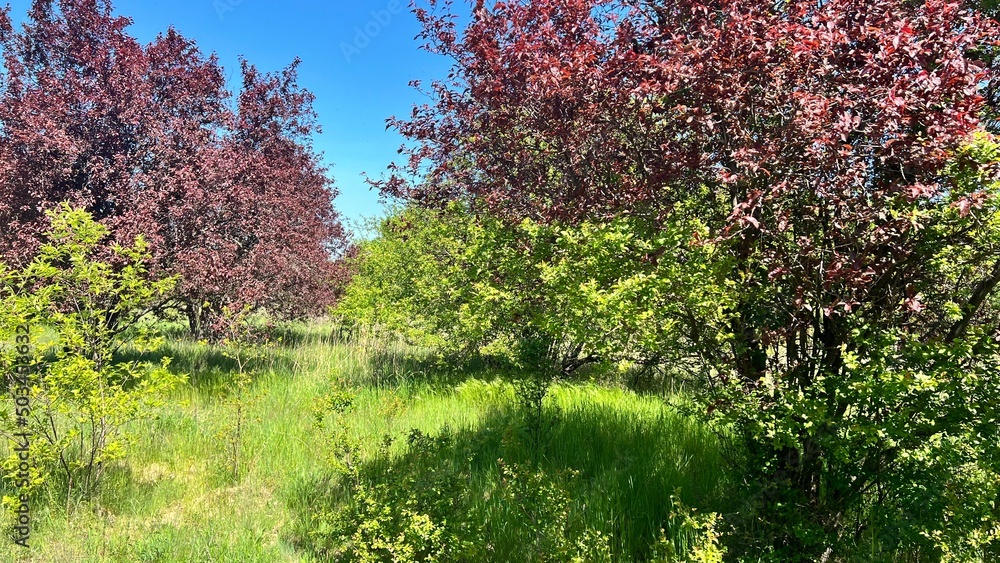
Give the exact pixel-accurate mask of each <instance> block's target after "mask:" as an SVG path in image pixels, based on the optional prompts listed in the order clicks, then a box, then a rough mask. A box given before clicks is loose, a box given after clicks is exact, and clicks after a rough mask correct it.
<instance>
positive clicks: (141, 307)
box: [0, 205, 183, 495]
mask: <svg viewBox="0 0 1000 563" xmlns="http://www.w3.org/2000/svg"><path fill="white" fill-rule="evenodd" d="M49 217H50V218H51V230H50V231H49V241H48V242H46V243H45V244H43V245H42V247H41V249H40V251H39V254H38V256H37V257H36V258H35V259H34V260H33V261H32V262H31V263H30V264H28V265H27V266H25V267H24V268H23V269H22V270H4V269H3V268H0V281H2V284H0V287H2V288H3V293H2V294H0V299H2V301H0V303H2V307H0V331H2V332H0V336H2V341H4V342H13V341H14V332H15V330H16V329H17V327H18V326H27V327H30V333H31V334H30V345H29V348H30V354H29V356H28V357H29V358H30V360H31V364H32V366H33V371H34V372H35V375H34V378H33V381H32V382H31V383H30V394H29V400H30V405H31V409H30V416H21V415H20V414H19V415H18V416H14V410H13V408H6V407H5V408H4V410H3V411H2V413H0V422H2V431H3V433H4V435H5V436H6V437H7V438H8V439H9V440H15V438H14V435H15V434H16V433H19V432H22V433H23V432H26V433H27V434H28V435H29V436H31V437H32V438H31V439H32V440H33V441H32V442H31V450H30V455H31V459H32V460H33V466H32V476H31V483H30V484H31V486H32V488H37V487H40V486H42V485H47V486H51V479H50V477H51V476H52V474H53V473H54V472H55V473H58V474H59V475H61V477H62V478H63V479H64V482H63V484H64V485H65V486H66V488H67V495H69V494H70V492H71V491H72V490H74V489H75V488H79V490H80V491H81V492H82V493H84V494H85V495H89V494H91V493H93V491H94V490H95V489H96V488H97V486H98V485H99V484H100V481H101V478H102V477H103V475H104V474H105V473H106V471H107V470H108V468H109V467H111V466H112V465H113V463H114V462H115V461H117V460H120V459H121V458H122V457H124V456H125V455H126V452H127V449H128V446H129V444H130V443H131V441H132V439H133V436H132V434H131V433H130V432H129V429H128V425H129V424H130V423H132V422H133V421H135V420H138V419H142V418H146V417H149V416H151V415H152V414H153V409H154V408H155V407H156V406H158V405H160V404H161V402H162V399H163V397H164V394H165V393H166V392H167V391H169V390H170V389H171V388H172V387H174V386H175V385H177V384H178V383H180V382H181V381H183V377H180V376H176V375H174V374H172V373H171V372H170V371H169V370H168V369H167V366H168V365H169V362H170V360H169V358H164V359H163V360H162V362H161V363H160V364H159V365H153V364H151V363H147V362H141V361H139V360H134V361H122V360H120V359H119V358H117V357H116V353H118V352H121V351H123V350H122V348H123V346H125V345H128V346H129V347H130V350H131V351H137V352H139V353H141V352H144V351H151V350H155V349H156V348H157V347H158V346H159V345H160V344H161V339H160V338H159V337H157V335H156V333H155V331H154V330H153V328H152V327H151V326H149V325H148V324H144V323H143V322H142V321H143V318H144V317H145V316H146V315H147V314H148V312H149V310H150V307H151V306H152V305H153V304H155V303H156V302H157V301H158V300H159V299H161V298H162V296H163V295H164V294H166V293H167V292H169V291H170V289H171V288H172V287H173V285H174V284H175V282H176V280H174V279H170V278H168V279H164V280H159V281H148V278H147V276H146V274H147V270H146V263H147V262H148V260H149V254H148V246H147V244H146V243H145V241H144V240H143V239H142V238H139V239H137V240H136V242H135V244H134V245H133V246H131V247H128V248H125V247H121V246H117V245H115V246H112V247H111V252H112V253H113V258H114V259H115V260H116V262H118V263H119V266H113V265H112V264H111V263H109V262H105V261H101V260H100V259H99V258H98V257H97V255H98V253H99V252H102V243H103V239H104V238H105V237H106V236H107V235H108V231H107V229H106V228H105V227H103V226H101V225H100V224H99V223H96V222H95V221H94V220H93V219H92V218H91V217H90V215H89V214H87V213H86V212H84V211H81V210H72V209H70V208H69V207H68V206H65V205H64V206H63V207H62V208H60V210H59V211H58V212H50V213H49ZM10 350H11V349H10V348H5V349H4V351H5V354H4V356H3V357H2V360H3V363H2V365H3V366H4V371H8V370H7V368H8V367H9V366H10V365H11V362H12V360H13V358H12V356H11V355H10ZM10 384H11V385H12V386H13V385H14V382H13V381H11V382H10ZM7 406H10V405H7ZM12 450H13V448H12ZM17 465H18V459H17V455H16V452H12V455H11V456H10V457H9V458H8V459H6V460H4V466H5V468H6V469H9V470H10V469H13V468H16V467H17ZM8 475H12V476H13V475H16V472H10V473H8ZM50 490H51V489H50Z"/></svg>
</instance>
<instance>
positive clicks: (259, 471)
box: [0, 324, 727, 562]
mask: <svg viewBox="0 0 1000 563" xmlns="http://www.w3.org/2000/svg"><path fill="white" fill-rule="evenodd" d="M335 336H336V335H335V334H333V333H332V331H331V329H330V328H329V327H327V326H325V325H322V324H312V325H308V326H305V325H299V326H297V327H295V328H293V329H290V330H289V331H287V332H285V333H284V335H283V342H284V344H283V345H282V346H281V347H280V348H279V349H278V350H277V353H276V354H275V355H274V356H273V357H272V358H270V359H268V360H265V361H264V362H262V363H261V364H259V365H258V366H257V372H258V375H257V376H256V377H255V379H254V380H253V382H252V384H251V385H250V387H249V388H248V391H247V394H246V396H245V397H244V399H245V404H246V405H248V406H247V408H246V411H245V413H244V420H243V423H244V424H245V429H246V430H245V432H244V434H243V435H242V437H241V442H242V444H241V445H242V452H243V454H242V455H241V456H240V458H241V459H239V460H238V461H239V467H240V469H241V470H240V474H239V475H238V476H235V477H234V476H233V474H232V472H231V471H229V470H228V468H229V467H231V462H232V459H230V458H231V457H232V456H231V454H227V452H226V448H225V446H224V444H225V440H224V436H225V435H227V434H228V435H230V436H231V432H230V431H229V430H231V428H232V426H233V422H234V420H235V418H234V417H235V413H234V409H235V405H236V399H235V398H234V395H233V385H232V382H233V380H234V373H233V370H234V369H235V368H234V366H235V363H234V362H232V361H231V360H230V359H228V358H227V357H226V356H225V355H224V354H222V353H221V351H220V350H218V349H216V348H212V347H206V346H203V345H199V344H197V343H193V342H189V341H186V340H185V339H184V338H183V337H181V336H179V335H175V336H172V337H171V339H170V340H169V342H168V344H167V346H166V347H165V348H164V350H163V351H162V353H163V354H165V355H167V356H170V357H172V358H174V362H173V367H174V368H175V369H177V370H179V371H182V372H184V373H188V374H190V378H189V382H188V384H187V385H185V386H184V388H182V389H180V390H178V391H177V392H176V393H175V394H174V396H173V397H171V400H170V401H169V402H168V404H167V406H165V407H163V408H162V409H161V411H160V412H159V413H158V416H157V418H155V419H153V420H147V421H143V422H141V423H138V424H137V425H136V426H135V427H134V428H133V430H134V431H135V434H136V435H137V436H138V440H137V442H136V443H135V445H134V447H133V448H132V450H131V452H130V455H129V457H128V458H127V459H126V460H125V462H124V463H123V464H122V465H121V467H120V468H118V469H116V470H115V471H114V472H112V473H111V474H110V475H109V477H108V479H107V481H106V482H105V483H104V485H103V487H102V489H101V491H100V493H99V495H98V496H97V498H95V499H92V500H90V501H80V500H72V499H71V502H69V503H66V501H65V498H64V497H62V496H60V494H58V493H53V494H52V496H51V498H47V497H41V498H37V499H35V501H34V505H33V518H34V519H35V526H36V527H35V530H34V531H33V533H32V537H31V544H32V547H31V548H30V549H29V550H24V549H22V548H20V547H17V546H14V545H12V544H11V543H9V542H4V544H3V545H2V546H0V561H60V562H65V561H313V560H317V559H318V555H321V554H322V550H319V551H317V550H315V549H314V548H315V544H316V538H317V536H316V534H315V533H314V534H312V535H310V531H311V530H312V528H313V527H314V526H315V525H316V520H315V519H314V518H313V517H314V515H315V514H316V513H317V511H321V510H328V511H336V510H337V509H338V507H342V505H344V503H347V502H350V496H351V493H350V491H349V489H348V488H347V487H346V486H345V484H344V483H343V482H342V481H343V479H338V478H337V477H336V476H335V472H334V470H333V468H332V467H331V465H330V463H329V448H327V447H326V444H327V438H328V437H329V436H330V435H331V433H333V432H335V431H337V430H336V429H334V428H331V427H330V426H329V424H328V425H326V426H325V427H324V426H317V425H316V424H315V422H314V421H315V419H314V417H313V409H312V407H313V404H314V401H315V400H316V399H317V398H318V397H321V396H322V395H323V394H325V393H327V392H329V391H331V390H333V389H347V390H348V391H349V392H350V393H351V394H353V396H354V406H353V409H352V410H351V411H350V412H349V413H347V414H346V415H345V416H344V417H343V420H342V421H341V423H342V428H341V430H340V431H342V432H343V433H344V435H346V436H348V437H349V438H350V440H351V441H352V442H353V443H356V444H357V445H358V446H359V459H357V460H355V461H356V462H357V465H358V467H359V472H360V475H362V476H363V478H364V479H367V480H368V481H369V482H372V483H374V482H377V481H378V480H379V479H383V480H385V479H390V480H391V479H394V478H402V477H404V476H406V475H407V473H406V472H411V473H412V472H417V473H419V472H421V471H427V470H428V469H429V468H432V467H433V466H434V464H438V463H447V464H450V465H449V466H450V467H453V468H455V471H456V472H457V473H456V474H459V473H460V474H462V475H466V476H467V477H468V481H467V488H468V492H469V498H470V499H472V500H471V501H470V504H467V505H463V506H467V507H468V509H469V510H470V511H472V512H474V513H475V514H476V515H478V516H477V518H485V519H486V520H484V522H482V523H483V524H484V527H483V528H482V532H481V533H482V534H484V535H483V536H482V539H483V541H484V542H486V541H488V542H490V544H491V545H492V548H491V549H492V551H491V552H490V553H492V554H493V557H496V558H497V559H495V560H502V559H503V558H504V557H515V555H516V554H517V553H518V551H517V550H518V549H521V548H523V545H522V543H523V541H524V538H523V534H522V535H519V532H518V530H523V529H524V527H525V525H526V522H515V521H514V520H517V519H518V518H520V519H522V520H524V518H525V517H524V516H523V511H518V510H513V509H512V508H511V506H510V505H509V503H508V504H506V505H505V504H502V503H498V502H496V501H491V500H490V499H491V498H494V499H495V498H496V495H497V494H498V490H499V489H498V487H502V486H503V485H502V483H503V480H502V473H501V467H502V466H508V465H509V464H514V465H515V466H518V467H530V468H532V471H534V472H537V473H538V474H539V475H543V476H551V479H552V482H553V483H555V485H557V486H558V487H559V490H560V491H563V492H564V493H565V494H566V495H568V498H569V501H568V502H569V505H570V510H571V511H572V513H573V514H574V516H573V517H574V519H575V520H574V521H575V522H578V523H579V522H582V523H583V525H584V526H585V528H586V529H588V530H595V531H600V532H601V533H602V534H604V535H605V536H606V537H609V538H611V545H612V547H613V552H614V553H615V554H616V555H617V558H619V559H622V560H631V559H632V558H637V557H643V556H645V555H647V554H648V552H649V549H650V546H651V544H652V543H653V542H654V541H655V540H656V537H657V536H658V534H659V531H660V529H661V528H662V527H665V526H668V521H669V520H670V512H671V509H672V506H671V495H672V494H674V492H675V491H677V492H679V495H680V498H681V499H682V500H683V501H684V502H685V503H686V504H688V505H692V506H696V507H698V508H699V509H701V510H703V511H704V510H725V509H726V507H727V505H726V502H725V499H724V498H721V496H720V485H721V484H722V483H723V481H724V475H723V473H722V470H721V466H722V463H721V459H720V457H719V451H718V446H717V444H716V441H715V439H714V437H713V436H712V435H711V434H710V433H709V432H707V431H705V430H704V429H702V428H700V427H699V426H698V425H697V424H695V423H693V422H692V421H690V420H689V419H687V418H685V417H684V416H683V415H681V414H678V412H677V411H676V410H675V409H673V408H672V407H670V406H668V405H667V404H665V403H664V401H662V400H660V399H657V398H653V397H644V396H639V395H636V394H634V393H631V392H629V391H626V390H622V389H617V388H612V387H607V386H599V385H595V384H589V383H574V384H571V383H564V384H561V385H558V386H556V387H555V388H554V389H552V391H551V392H550V395H549V398H548V399H547V403H546V409H545V413H546V414H545V416H544V420H543V421H541V422H540V423H541V426H542V427H543V428H544V431H543V432H542V434H541V438H540V439H539V443H538V446H537V447H531V446H529V445H528V440H526V439H525V437H524V435H523V432H521V430H523V428H524V424H523V420H522V418H523V417H521V416H520V414H519V412H518V411H517V409H516V407H515V405H516V402H515V399H514V394H513V388H512V387H511V386H510V385H509V384H507V383H502V382H501V380H500V379H499V375H500V374H499V373H498V372H497V371H495V370H491V369H490V368H488V367H485V366H481V367H480V368H479V369H476V370H456V369H448V368H447V366H441V365H439V364H437V363H435V362H434V361H433V358H431V357H429V356H426V357H424V356H420V355H419V354H417V355H414V354H408V353H404V352H405V351H406V350H407V349H406V348H405V347H403V346H402V345H400V344H398V343H390V344H385V343H382V342H379V341H377V340H375V339H371V338H369V339H362V340H361V341H359V342H354V343H350V344H348V343H345V342H342V341H340V340H339V339H338V338H336V337H335ZM3 408H6V405H4V407H3ZM413 429H418V430H420V431H421V432H422V433H423V434H425V435H428V436H438V435H442V434H444V435H446V436H448V439H447V441H446V442H440V443H439V446H435V448H432V451H430V453H429V454H427V453H426V452H425V454H426V455H424V454H420V455H423V457H420V458H419V459H416V457H415V456H417V457H419V456H418V454H419V452H417V453H415V452H414V451H413V448H410V447H409V446H408V445H407V439H406V437H407V436H408V435H409V434H410V431H411V430H413ZM387 436H388V437H389V438H390V439H391V445H390V446H389V447H388V448H386V447H384V443H385V439H386V437H387ZM428 455H430V456H431V457H430V458H429V457H427V456H428ZM428 460H431V461H432V462H433V463H431V462H429V461H428ZM500 460H503V461H502V462H501V461H500ZM415 478H416V479H417V481H418V482H420V479H422V478H423V477H421V476H420V475H417V476H416V477H415ZM546 478H547V477H546ZM386 484H388V485H393V483H392V482H389V483H386ZM398 485H399V486H400V487H405V483H402V482H401V483H398ZM5 494H11V491H10V490H9V489H5ZM491 495H493V496H492V497H491ZM456 506H457V505H456ZM487 524H488V525H487ZM528 524H530V522H528ZM312 531H313V532H315V530H312ZM334 540H336V538H334ZM522 552H523V549H522Z"/></svg>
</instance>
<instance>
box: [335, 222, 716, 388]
mask: <svg viewBox="0 0 1000 563" xmlns="http://www.w3.org/2000/svg"><path fill="white" fill-rule="evenodd" d="M699 232H701V233H704V231H703V230H702V229H701V228H700V226H699V224H698V222H697V221H696V220H694V219H692V218H689V217H686V216H684V214H681V213H678V215H677V216H676V217H675V218H674V220H673V223H672V224H670V225H667V224H664V225H662V226H661V228H660V229H659V230H653V229H652V228H651V227H650V225H649V224H648V223H646V222H644V221H641V220H632V219H623V220H620V221H615V222H611V223H608V224H591V223H585V224H583V225H581V226H578V227H571V226H560V225H542V224H538V223H534V222H532V221H529V220H525V221H523V222H522V223H520V224H518V225H515V226H513V227H510V226H507V225H504V224H503V223H500V222H498V221H496V220H495V219H492V218H490V217H489V216H479V217H474V216H472V215H471V214H469V213H468V212H466V211H464V210H462V209H461V208H460V207H459V206H452V207H450V208H449V209H447V210H444V211H433V210H425V209H420V208H416V207H410V208H405V209H401V210H397V211H396V212H395V213H394V214H392V215H391V216H390V217H389V218H387V219H385V220H384V221H383V222H382V223H381V224H380V225H379V230H378V236H377V237H376V238H375V239H373V240H371V241H368V242H367V243H365V244H363V245H361V247H360V248H359V252H358V256H357V258H356V269H357V272H356V274H355V276H354V278H353V280H352V283H351V284H350V285H348V288H347V290H346V291H345V295H344V297H343V299H342V300H341V302H340V303H339V305H338V307H337V309H336V311H337V313H338V314H340V315H342V316H344V317H346V318H349V319H351V320H353V321H354V322H356V323H360V324H379V325H380V326H382V327H384V328H387V329H390V330H394V331H398V332H401V333H404V334H407V335H409V336H410V338H411V339H413V340H415V341H417V342H421V343H425V344H429V345H432V346H437V347H440V348H443V349H445V350H450V351H454V352H460V353H465V354H470V353H478V354H483V355H488V356H495V357H500V358H503V359H505V360H507V361H509V362H510V363H511V364H512V365H513V366H515V367H516V368H518V369H519V370H522V371H523V372H524V373H527V374H534V375H532V377H534V376H535V375H538V376H544V377H550V376H551V375H550V374H549V373H548V372H550V371H554V372H555V373H556V374H562V375H568V374H571V373H573V372H574V371H576V370H577V369H579V368H580V367H582V366H584V365H587V364H590V363H603V364H605V365H606V366H609V367H611V368H613V369H616V370H619V371H626V370H629V369H632V368H636V367H641V366H648V365H657V364H661V363H664V362H665V360H666V356H665V354H668V353H669V352H670V348H669V346H670V345H671V344H672V343H674V342H675V341H676V340H677V339H679V338H684V337H685V335H684V334H682V333H681V332H679V331H678V330H677V327H678V325H679V322H680V321H681V320H683V319H687V318H689V317H691V316H696V317H698V318H717V317H719V315H720V305H719V304H720V302H724V301H725V299H727V298H728V296H727V291H726V290H725V289H723V288H720V286H721V276H720V271H722V270H721V267H720V266H719V265H718V264H715V263H713V261H714V260H718V256H717V253H716V251H715V249H714V247H713V246H712V245H699V244H696V242H695V240H696V238H697V237H698V236H699V235H698V233H699ZM636 256H641V257H644V258H643V259H641V260H635V259H634V257H636ZM652 319H663V320H664V322H651V320H652ZM673 359H675V360H678V361H680V360H681V359H683V356H675V357H674V358H673Z"/></svg>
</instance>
